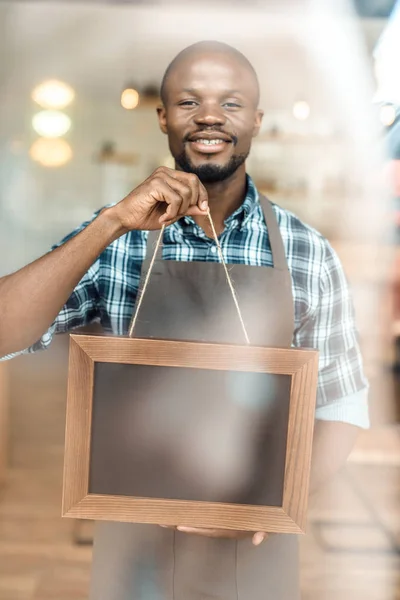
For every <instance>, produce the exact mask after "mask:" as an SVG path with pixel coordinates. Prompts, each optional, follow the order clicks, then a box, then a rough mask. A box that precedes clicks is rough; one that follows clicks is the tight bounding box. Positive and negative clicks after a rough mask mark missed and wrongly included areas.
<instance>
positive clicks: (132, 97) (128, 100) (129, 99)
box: [121, 88, 140, 110]
mask: <svg viewBox="0 0 400 600" xmlns="http://www.w3.org/2000/svg"><path fill="white" fill-rule="evenodd" d="M139 99H140V98H139V92H138V91H137V90H135V89H133V88H127V89H126V90H124V91H123V92H122V94H121V106H122V107H123V108H126V110H133V109H134V108H136V107H137V106H138V104H139Z"/></svg>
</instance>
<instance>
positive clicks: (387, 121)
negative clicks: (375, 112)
mask: <svg viewBox="0 0 400 600" xmlns="http://www.w3.org/2000/svg"><path fill="white" fill-rule="evenodd" d="M379 120H380V122H381V123H382V125H384V126H385V127H390V125H393V123H394V122H395V120H396V109H395V107H394V106H393V104H384V105H383V106H381V108H380V110H379Z"/></svg>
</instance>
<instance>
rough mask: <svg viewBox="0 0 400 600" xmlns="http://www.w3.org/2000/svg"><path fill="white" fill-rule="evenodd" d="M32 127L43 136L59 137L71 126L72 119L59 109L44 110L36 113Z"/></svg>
mask: <svg viewBox="0 0 400 600" xmlns="http://www.w3.org/2000/svg"><path fill="white" fill-rule="evenodd" d="M32 127H33V129H34V130H35V131H36V133H38V134H39V135H41V136H42V137H46V138H57V137H61V136H62V135H65V134H66V133H67V132H68V131H69V130H70V128H71V119H70V118H69V117H68V115H66V114H64V113H62V112H60V111H58V110H42V111H41V112H39V113H37V114H36V115H34V117H33V119H32Z"/></svg>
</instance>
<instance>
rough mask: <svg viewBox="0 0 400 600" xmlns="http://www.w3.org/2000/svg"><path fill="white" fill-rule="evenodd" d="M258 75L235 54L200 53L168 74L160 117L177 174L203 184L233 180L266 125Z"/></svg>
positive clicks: (185, 58) (191, 54)
mask: <svg viewBox="0 0 400 600" xmlns="http://www.w3.org/2000/svg"><path fill="white" fill-rule="evenodd" d="M258 96H259V91H258V83H257V79H256V76H255V74H254V71H253V70H252V69H251V67H249V65H248V64H247V63H246V62H245V60H242V59H241V58H240V55H238V56H237V55H236V54H235V53H234V52H227V51H219V52H218V51H217V52H216V51H215V50H214V51H205V50H198V51H192V52H189V53H188V54H187V55H185V54H184V55H183V56H182V57H181V58H179V59H178V60H177V61H176V63H174V64H173V65H172V67H171V69H170V71H169V72H168V74H167V78H166V82H165V86H164V89H163V101H164V106H163V107H162V108H160V109H159V111H158V116H159V121H160V127H161V130H162V131H163V132H164V133H166V134H167V135H168V140H169V147H170V150H171V154H172V156H173V157H174V159H175V162H176V166H177V168H178V169H180V170H182V171H186V172H190V173H195V174H196V175H197V176H198V177H199V179H200V180H201V181H202V182H203V183H214V182H218V181H224V180H226V179H228V178H229V177H231V176H232V175H233V173H235V172H236V171H237V169H239V168H240V167H241V168H242V169H243V171H244V169H245V167H244V162H245V160H246V158H247V156H248V154H249V152H250V147H251V141H252V138H253V137H254V136H255V135H257V133H258V131H259V128H260V125H261V119H262V111H260V110H258V108H257V105H258Z"/></svg>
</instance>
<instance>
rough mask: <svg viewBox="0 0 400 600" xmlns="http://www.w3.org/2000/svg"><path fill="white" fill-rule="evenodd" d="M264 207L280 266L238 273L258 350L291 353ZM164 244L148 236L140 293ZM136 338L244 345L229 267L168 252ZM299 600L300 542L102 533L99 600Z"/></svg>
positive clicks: (235, 269)
mask: <svg viewBox="0 0 400 600" xmlns="http://www.w3.org/2000/svg"><path fill="white" fill-rule="evenodd" d="M260 201H261V204H262V207H263V210H264V215H265V220H266V224H267V228H268V234H269V241H270V245H271V251H272V256H273V264H274V266H273V267H255V266H248V265H243V264H235V265H229V271H230V274H231V276H232V280H233V282H234V286H235V290H236V292H237V296H238V301H239V304H240V307H241V311H242V315H243V320H244V323H245V324H246V329H247V332H248V334H249V338H250V341H251V343H252V344H255V345H263V346H271V347H276V346H283V347H289V346H290V345H291V343H292V338H293V330H294V307H293V296H292V281H291V276H290V273H289V270H288V266H287V261H286V257H285V252H284V246H283V241H282V238H281V235H280V231H279V227H278V223H277V221H276V218H275V214H274V212H273V209H272V206H271V204H270V202H269V201H268V200H267V199H266V198H263V197H261V198H260ZM157 235H158V232H150V234H149V238H148V242H147V255H146V258H145V261H144V263H143V267H142V278H141V285H142V284H143V280H144V277H145V275H146V273H147V270H148V267H149V263H150V260H151V257H152V254H153V248H154V246H155V240H156V238H157ZM223 244H224V239H223V234H222V237H221V246H222V247H223ZM211 245H212V242H211V240H210V247H211ZM135 335H136V336H138V337H154V338H164V339H181V340H198V341H210V342H218V343H241V344H243V343H244V339H243V331H242V329H241V327H240V323H239V319H238V315H237V313H236V309H235V306H234V303H233V299H232V296H231V292H230V290H229V287H228V284H227V281H226V276H225V273H224V269H223V266H222V265H221V264H220V263H218V262H184V261H172V260H162V248H160V249H159V252H158V256H157V257H156V262H155V264H154V267H153V271H152V274H151V277H150V281H149V284H148V287H147V289H146V293H145V295H144V298H143V303H142V307H141V309H140V313H139V320H138V322H137V325H136V328H135ZM298 598H299V586H298V544H297V539H296V536H292V535H287V534H277V535H273V536H271V537H270V538H269V539H268V540H266V541H265V542H264V543H263V544H262V545H261V546H258V547H254V546H253V545H252V543H251V538H246V539H242V540H238V541H237V540H225V539H211V538H203V537H198V536H192V535H187V534H184V533H180V532H177V531H174V530H170V529H164V528H161V527H158V526H153V525H137V524H127V523H105V522H101V523H98V524H97V529H96V535H95V543H94V557H93V572H92V585H91V595H90V599H91V600H212V599H214V600H217V599H218V600H298Z"/></svg>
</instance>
